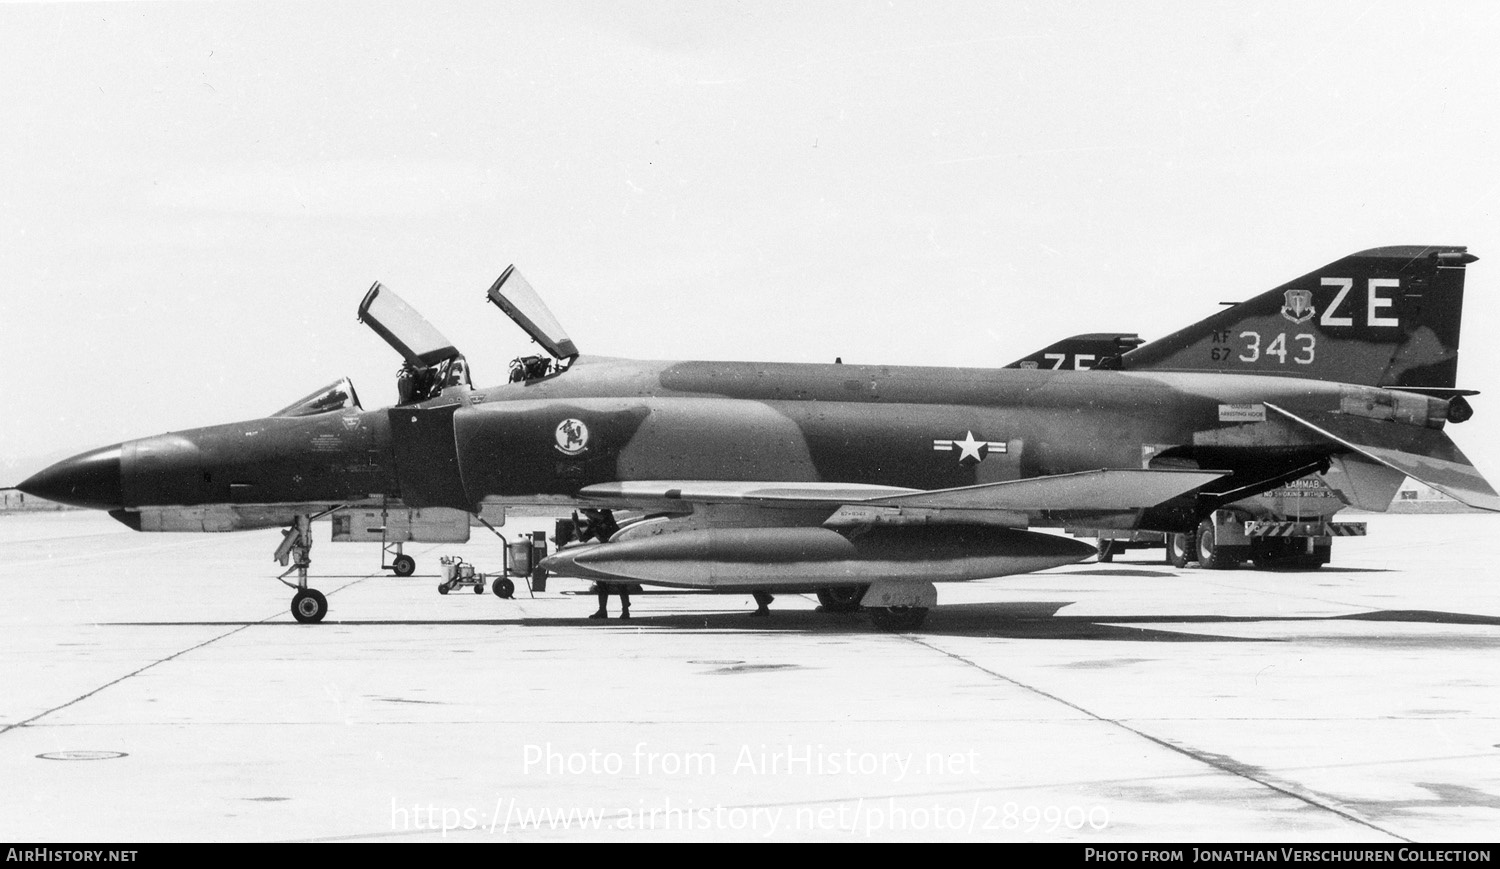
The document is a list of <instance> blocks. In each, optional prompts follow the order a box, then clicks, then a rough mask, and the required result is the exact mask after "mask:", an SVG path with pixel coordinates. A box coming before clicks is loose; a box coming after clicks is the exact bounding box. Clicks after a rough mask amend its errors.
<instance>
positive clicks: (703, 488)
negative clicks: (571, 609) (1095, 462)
mask: <svg viewBox="0 0 1500 869" xmlns="http://www.w3.org/2000/svg"><path fill="white" fill-rule="evenodd" d="M1226 473H1227V472H1225V471H1198V470H1156V469H1139V470H1137V469H1119V470H1098V471H1085V472H1082V473H1075V474H1056V475H1053V476H1049V477H1033V478H1031V479H1026V480H1011V481H1006V482H999V483H985V484H982V485H978V486H963V487H959V488H955V489H931V490H923V489H906V488H901V487H897V486H872V485H861V484H850V483H795V482H790V483H782V482H738V481H717V480H645V481H635V482H625V483H600V484H596V485H593V486H585V487H584V488H583V489H581V490H579V493H578V494H579V495H580V496H582V497H584V498H590V499H594V500H599V501H609V502H612V503H623V504H640V503H643V502H649V503H654V504H674V503H675V504H682V503H684V502H686V503H689V504H694V503H697V504H750V505H758V506H762V507H779V508H797V507H830V508H835V507H840V506H845V505H859V506H868V507H910V508H920V509H923V510H964V511H969V510H996V511H1009V512H1030V511H1040V510H1132V509H1137V508H1144V507H1154V506H1156V505H1157V504H1160V503H1162V502H1164V501H1169V500H1171V499H1172V498H1175V497H1177V496H1178V495H1181V494H1183V493H1185V492H1190V491H1192V490H1193V489H1196V488H1198V487H1200V486H1204V485H1206V484H1208V483H1210V482H1212V481H1213V480H1216V479H1218V478H1220V477H1222V476H1225V474H1226Z"/></svg>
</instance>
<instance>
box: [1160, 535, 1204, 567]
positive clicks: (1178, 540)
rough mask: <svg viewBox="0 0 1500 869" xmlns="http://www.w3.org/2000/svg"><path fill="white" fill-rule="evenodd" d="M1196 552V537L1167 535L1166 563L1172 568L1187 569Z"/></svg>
mask: <svg viewBox="0 0 1500 869" xmlns="http://www.w3.org/2000/svg"><path fill="white" fill-rule="evenodd" d="M1197 551H1198V535H1196V534H1168V535H1167V563H1168V564H1170V565H1172V566H1173V567H1177V568H1183V567H1187V566H1188V563H1189V562H1191V561H1192V560H1193V556H1194V555H1195V554H1197Z"/></svg>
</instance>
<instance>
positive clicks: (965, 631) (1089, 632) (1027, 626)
mask: <svg viewBox="0 0 1500 869" xmlns="http://www.w3.org/2000/svg"><path fill="white" fill-rule="evenodd" d="M1072 603H1073V601H1033V602H1017V603H972V604H952V605H948V606H940V607H937V608H936V609H934V610H933V611H932V613H931V614H930V615H929V616H928V618H927V622H926V624H924V625H923V626H922V627H921V628H920V629H919V630H916V631H913V632H911V633H912V635H914V636H918V637H920V636H938V637H941V636H954V637H993V638H996V639H1035V640H1109V641H1129V642H1137V643H1212V642H1235V643H1263V642H1281V640H1279V639H1276V638H1253V637H1239V636H1227V635H1222V634H1215V633H1213V632H1212V626H1213V625H1228V624H1256V623H1278V622H1280V623H1285V622H1339V621H1375V622H1408V623H1419V624H1445V625H1491V626H1493V625H1500V617H1495V616H1484V615H1474V614H1470V613H1449V612H1439V611H1433V610H1377V611H1373V612H1368V613H1353V614H1346V615H1333V616H1302V617H1299V616H1281V615H1275V616H1269V615H1268V616H1222V615H1202V614H1199V615H1149V616H1148V615H1138V614H1130V613H1120V614H1108V615H1086V616H1084V615H1079V616H1069V615H1059V614H1058V613H1059V611H1061V610H1062V609H1063V608H1064V607H1067V606H1069V605H1071V604H1072ZM111 624H112V625H114V626H119V627H248V626H259V627H287V628H293V629H296V630H319V629H322V628H328V627H392V626H421V627H439V626H449V627H496V628H506V627H520V628H525V627H564V626H570V625H571V626H577V627H578V628H579V629H580V630H596V631H613V630H649V631H653V632H672V633H702V634H747V633H758V634H767V633H787V634H823V635H840V634H842V635H856V634H857V635H868V634H879V633H881V631H880V629H879V628H877V627H875V626H874V625H873V624H872V623H871V620H870V617H869V616H868V615H867V614H864V613H825V612H815V611H811V610H775V609H774V608H773V609H772V612H771V615H770V616H768V617H766V618H752V617H751V616H750V614H749V612H748V611H743V610H741V611H730V612H726V611H723V610H714V611H708V612H687V613H684V612H675V613H663V614H653V613H650V612H640V611H639V608H637V612H635V613H633V614H632V616H631V618H630V619H629V620H621V619H619V618H617V617H615V615H614V614H612V615H611V618H609V619H608V620H591V619H589V618H587V617H586V616H585V615H580V616H578V617H576V618H535V617H532V618H513V619H507V618H481V619H350V620H341V619H329V620H328V621H326V622H324V623H323V624H322V625H321V626H315V625H299V624H297V623H295V622H290V621H280V620H277V621H219V622H182V621H173V622H164V621H155V622H113V623H111ZM1188 625H1198V626H1202V628H1203V629H1202V630H1194V631H1188V630H1184V629H1183V627H1184V626H1188ZM1154 626H1160V627H1154Z"/></svg>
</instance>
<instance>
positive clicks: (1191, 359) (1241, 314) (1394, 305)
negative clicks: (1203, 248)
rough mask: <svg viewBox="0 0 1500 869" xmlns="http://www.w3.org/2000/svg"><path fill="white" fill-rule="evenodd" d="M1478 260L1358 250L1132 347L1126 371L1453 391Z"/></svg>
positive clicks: (1429, 250) (1446, 251) (1403, 250)
mask: <svg viewBox="0 0 1500 869" xmlns="http://www.w3.org/2000/svg"><path fill="white" fill-rule="evenodd" d="M1476 259H1478V257H1475V256H1474V255H1472V254H1470V253H1468V251H1467V249H1466V248H1464V247H1457V246H1428V247H1422V246H1407V247H1382V248H1375V249H1373V250H1366V251H1361V252H1359V253H1356V254H1353V255H1352V256H1347V257H1344V258H1343V259H1341V260H1338V261H1337V262H1334V263H1330V264H1329V265H1326V266H1324V267H1323V268H1320V269H1318V270H1317V271H1314V272H1311V273H1309V274H1306V275H1303V276H1302V277H1300V278H1297V279H1296V280H1294V281H1291V282H1289V283H1286V284H1283V285H1281V286H1279V287H1277V288H1276V289H1274V290H1269V291H1267V292H1264V293H1262V294H1260V295H1258V296H1256V297H1254V298H1252V299H1250V300H1249V301H1245V302H1240V303H1239V304H1236V305H1233V306H1232V307H1229V308H1226V309H1225V310H1223V311H1220V312H1219V313H1217V314H1214V315H1213V316H1212V317H1209V318H1207V319H1205V320H1200V321H1198V322H1197V323H1194V324H1193V325H1191V326H1188V327H1187V328H1185V329H1179V330H1177V331H1176V332H1173V333H1172V334H1170V335H1168V336H1166V337H1165V338H1162V339H1160V340H1157V341H1152V342H1151V343H1149V344H1145V345H1143V346H1141V347H1139V348H1137V349H1135V350H1132V351H1131V352H1129V353H1127V354H1126V355H1125V356H1124V357H1123V360H1122V361H1123V367H1124V368H1125V369H1126V370H1132V369H1134V370H1159V371H1201V372H1212V373H1220V374H1270V375H1283V376H1288V377H1306V378H1312V379H1315V380H1330V381H1337V382H1341V383H1356V384H1361V385H1365V386H1387V387H1397V388H1400V387H1405V388H1412V389H1428V390H1445V389H1453V388H1454V386H1455V385H1456V378H1457V372H1458V335H1459V323H1460V319H1461V314H1462V312H1463V294H1464V267H1465V266H1466V265H1468V264H1469V263H1471V262H1474V261H1475V260H1476Z"/></svg>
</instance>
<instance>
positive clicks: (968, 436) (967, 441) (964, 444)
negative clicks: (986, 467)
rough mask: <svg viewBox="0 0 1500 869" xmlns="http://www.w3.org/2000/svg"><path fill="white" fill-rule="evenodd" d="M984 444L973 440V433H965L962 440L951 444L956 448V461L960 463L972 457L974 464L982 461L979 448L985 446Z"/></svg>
mask: <svg viewBox="0 0 1500 869" xmlns="http://www.w3.org/2000/svg"><path fill="white" fill-rule="evenodd" d="M985 444H986V442H985V441H976V440H974V433H973V432H965V433H964V439H963V440H961V441H954V442H953V445H954V446H956V447H958V460H959V461H960V462H961V461H963V460H964V459H967V458H970V457H973V459H974V461H976V462H981V461H984V456H982V455H980V454H979V448H980V447H982V446H985Z"/></svg>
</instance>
